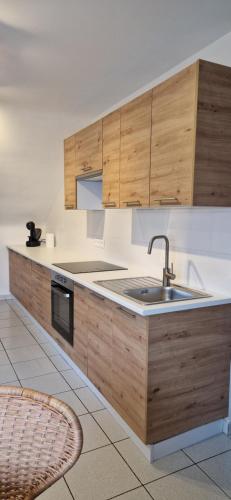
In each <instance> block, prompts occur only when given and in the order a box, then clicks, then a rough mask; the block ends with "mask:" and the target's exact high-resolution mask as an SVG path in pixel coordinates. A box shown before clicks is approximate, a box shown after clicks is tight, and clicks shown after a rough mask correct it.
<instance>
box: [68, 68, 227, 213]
mask: <svg viewBox="0 0 231 500" xmlns="http://www.w3.org/2000/svg"><path fill="white" fill-rule="evenodd" d="M64 150H65V206H66V208H76V177H84V176H89V175H91V174H94V173H95V172H101V171H102V169H103V206H104V207H105V208H118V207H121V208H124V207H154V206H163V205H166V206H168V205H183V206H221V207H222V206H223V207H225V206H226V207H230V206H231V68H229V67H226V66H222V65H219V64H214V63H211V62H207V61H202V60H199V61H197V62H196V63H194V64H192V65H191V66H189V67H188V68H186V69H184V70H183V71H180V72H179V73H177V74H176V75H174V76H172V77H171V78H169V79H168V80H166V81H164V82H163V83H161V84H160V85H158V86H157V87H154V88H153V89H152V90H150V91H148V92H146V93H145V94H143V95H141V96H139V97H137V98H136V99H134V100H133V101H131V102H129V103H128V104H126V105H125V106H122V107H121V108H120V109H118V110H116V111H114V112H113V113H111V114H110V115H108V116H106V117H104V118H103V120H98V121H97V122H96V123H93V124H92V125H90V126H89V127H87V128H85V129H84V130H80V131H79V132H77V133H76V134H75V135H74V136H72V137H70V138H69V139H66V141H65V143H64ZM85 197H86V196H85ZM86 206H88V200H87V203H86ZM100 206H101V199H100ZM89 208H92V207H89Z"/></svg>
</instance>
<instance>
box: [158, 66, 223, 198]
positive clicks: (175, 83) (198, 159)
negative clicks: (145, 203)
mask: <svg viewBox="0 0 231 500" xmlns="http://www.w3.org/2000/svg"><path fill="white" fill-rule="evenodd" d="M169 204H180V205H191V206H231V68H227V67H224V66H221V65H217V64H214V63H209V62H206V61H201V60H200V61H197V63H195V64H193V65H192V66H190V67H188V68H186V69H185V70H183V71H181V72H180V73H178V74H176V75H174V76H173V77H172V78H170V79H169V80H167V81H165V82H163V83H161V84H160V85H158V86H157V87H155V88H154V89H153V104H152V149H151V175H150V205H151V206H154V205H169Z"/></svg>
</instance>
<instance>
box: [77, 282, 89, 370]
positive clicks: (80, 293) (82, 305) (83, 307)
mask: <svg viewBox="0 0 231 500" xmlns="http://www.w3.org/2000/svg"><path fill="white" fill-rule="evenodd" d="M87 297H88V294H87V289H86V288H84V287H81V286H80V285H77V284H75V286H74V345H73V352H74V359H75V361H76V363H77V365H78V366H79V368H80V369H81V370H82V371H83V372H84V373H85V374H86V375H87V346H88V300H87Z"/></svg>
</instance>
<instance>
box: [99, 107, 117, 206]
mask: <svg viewBox="0 0 231 500" xmlns="http://www.w3.org/2000/svg"><path fill="white" fill-rule="evenodd" d="M119 182H120V110H118V111H114V112H113V113H110V115H107V116H106V117H105V118H104V119H103V204H104V206H105V208H119V203H120V197H119Z"/></svg>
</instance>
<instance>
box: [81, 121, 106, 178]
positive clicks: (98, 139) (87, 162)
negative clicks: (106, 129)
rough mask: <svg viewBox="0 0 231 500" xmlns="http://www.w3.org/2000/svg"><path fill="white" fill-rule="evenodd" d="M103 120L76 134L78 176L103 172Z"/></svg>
mask: <svg viewBox="0 0 231 500" xmlns="http://www.w3.org/2000/svg"><path fill="white" fill-rule="evenodd" d="M102 168H103V165H102V120H98V121H97V122H96V123H93V124H92V125H89V127H86V128H84V129H83V130H80V131H79V132H77V134H76V175H77V176H80V175H88V174H89V173H94V172H97V171H100V170H102Z"/></svg>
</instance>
